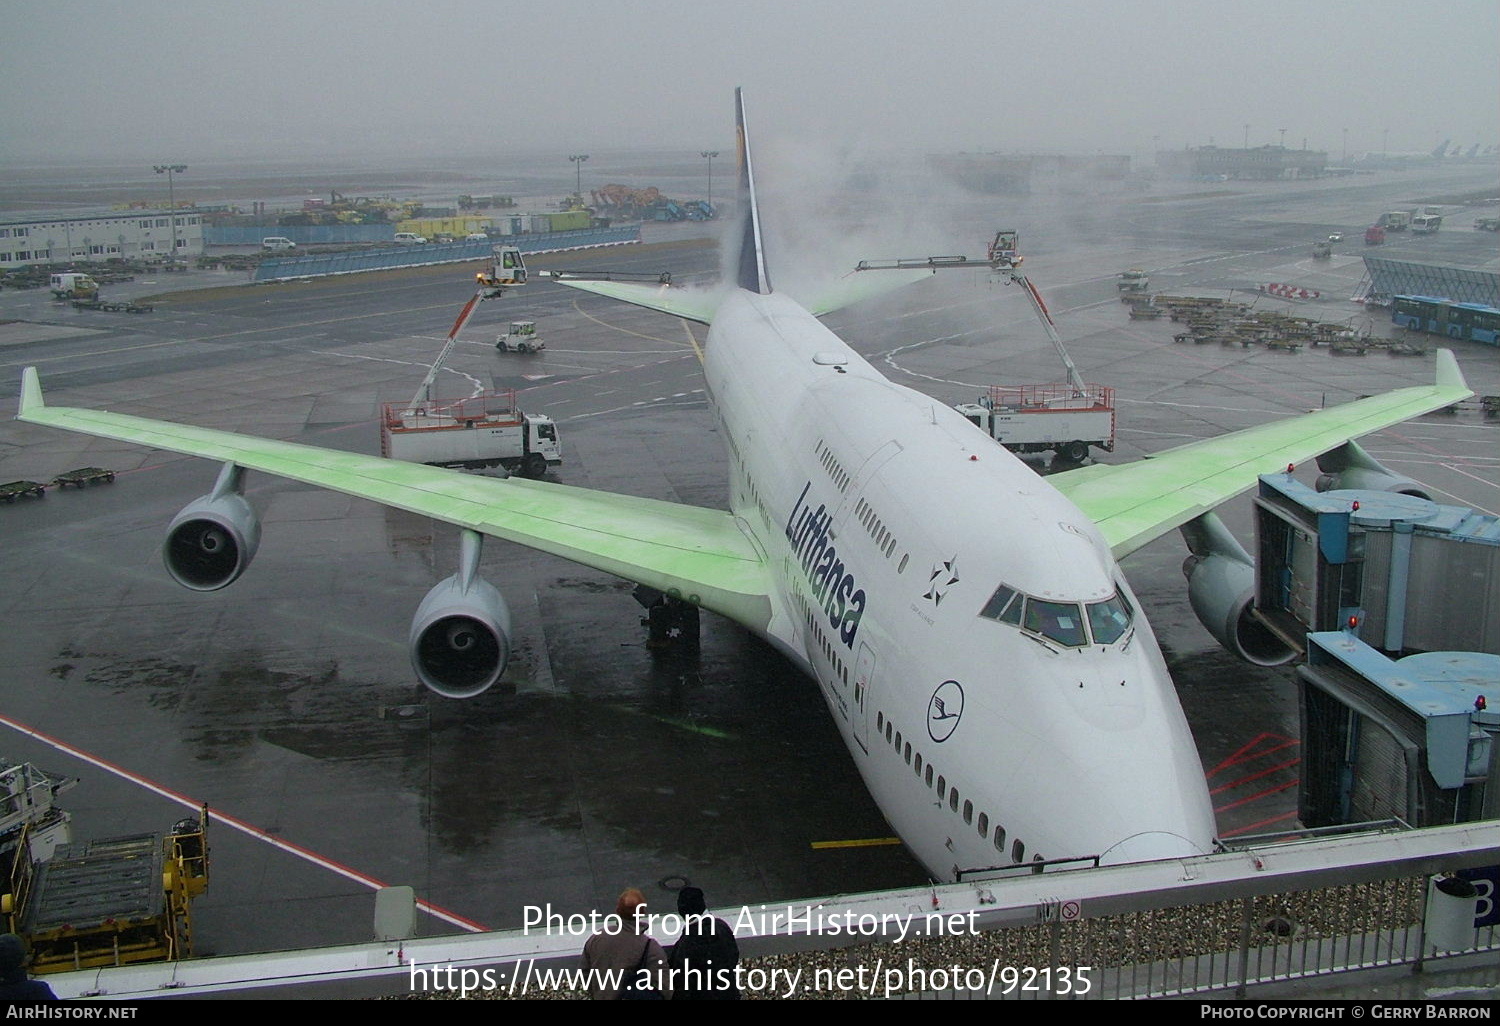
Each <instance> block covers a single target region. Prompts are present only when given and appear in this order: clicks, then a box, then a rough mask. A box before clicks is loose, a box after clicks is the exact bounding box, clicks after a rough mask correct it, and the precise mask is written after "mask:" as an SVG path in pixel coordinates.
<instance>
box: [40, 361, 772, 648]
mask: <svg viewBox="0 0 1500 1026" xmlns="http://www.w3.org/2000/svg"><path fill="white" fill-rule="evenodd" d="M18 419H20V420H23V421H26V422H28V423H31V424H46V425H49V426H51V427H57V428H63V429H65V430H68V431H78V432H81V433H83V434H87V435H97V436H99V437H101V438H113V439H117V440H119V441H124V442H134V443H136V444H139V445H145V446H150V447H152V448H156V449H166V450H169V451H171V452H181V453H187V454H189V455H192V456H203V457H205V458H207V459H212V460H222V461H226V462H234V463H237V464H238V465H240V466H242V467H246V468H248V469H251V470H261V471H265V472H266V473H268V474H275V475H277V476H279V477H286V478H290V479H292V480H294V481H303V482H306V483H308V484H314V485H320V486H322V487H324V488H330V489H333V490H334V491H339V492H345V493H347V494H349V495H357V496H359V497H360V498H365V499H373V500H374V501H376V502H379V503H384V504H385V505H387V506H395V507H397V508H399V509H405V510H410V511H411V512H413V513H420V514H421V515H423V516H428V517H433V518H434V519H437V520H444V521H447V522H448V523H450V524H456V525H458V526H459V527H467V528H472V529H473V530H476V531H480V532H482V533H484V534H487V535H492V536H494V537H496V538H504V539H506V540H507V541H514V542H519V543H521V544H522V545H527V546H530V547H531V548H534V549H540V550H542V551H543V552H550V553H553V554H554V555H558V556H564V557H566V558H568V559H571V560H574V561H575V562H578V563H582V564H584V565H585V566H591V567H594V568H596V569H599V570H603V571H606V572H607V573H612V574H615V575H617V576H620V577H624V578H626V579H628V580H632V581H636V582H638V583H641V584H646V585H649V586H650V587H653V588H656V589H658V590H660V591H664V592H668V593H669V594H676V595H680V596H682V597H683V598H688V599H691V600H693V601H696V602H698V603H700V604H701V605H703V606H704V607H705V608H708V609H712V610H714V611H715V612H718V613H722V614H724V615H725V616H728V617H730V618H731V619H734V620H737V621H739V622H740V623H743V624H745V625H746V626H749V627H752V628H755V629H764V627H765V626H766V624H767V622H768V621H769V619H770V601H769V598H768V596H769V594H770V578H769V575H768V573H767V570H766V566H765V562H764V559H763V558H762V556H761V553H760V551H759V550H758V549H757V548H756V546H755V545H754V544H753V543H752V542H751V541H750V539H749V538H748V536H747V535H746V534H745V533H744V532H743V531H742V530H741V529H740V527H739V526H738V524H737V522H736V521H735V519H734V517H732V516H731V515H730V514H729V513H725V512H721V511H718V510H711V509H703V508H701V507H698V506H684V505H679V504H676V503H670V502H660V501H657V500H655V499H638V498H634V497H631V496H627V495H615V494H613V493H610V492H597V491H590V490H589V489H585V488H570V487H567V486H566V485H556V484H548V483H545V482H540V481H524V480H519V479H516V478H510V479H504V480H502V479H499V478H489V477H473V476H470V475H467V474H459V473H456V472H454V471H451V470H443V469H440V468H438V467H428V466H423V465H421V464H416V463H402V462H399V461H397V460H388V459H382V458H380V457H377V456H363V455H360V454H358V453H351V452H341V451H339V450H336V449H320V448H318V447H316V446H311V445H299V444H297V443H295V442H280V441H275V440H272V439H266V438H255V437H252V436H249V435H239V434H234V433H232V432H228V431H216V430H213V429H211V428H200V427H190V426H187V425H182V424H172V423H169V422H166V421H156V420H147V419H145V418H142V417H131V416H127V415H125V414H118V413H106V412H104V411H102V410H84V409H76V408H69V407H59V406H46V405H44V404H43V401H42V391H41V386H40V384H39V383H38V380H37V376H36V370H35V368H31V367H28V368H27V369H26V372H25V376H24V378H23V380H22V386H21V411H20V413H19V415H18Z"/></svg>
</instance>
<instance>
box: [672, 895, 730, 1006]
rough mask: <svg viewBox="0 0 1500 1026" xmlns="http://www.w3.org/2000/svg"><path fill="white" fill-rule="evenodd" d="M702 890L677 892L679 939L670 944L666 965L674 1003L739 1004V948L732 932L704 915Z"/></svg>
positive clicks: (722, 923) (721, 923) (720, 922)
mask: <svg viewBox="0 0 1500 1026" xmlns="http://www.w3.org/2000/svg"><path fill="white" fill-rule="evenodd" d="M707 908H708V905H707V903H706V902H705V901H704V900H703V891H702V890H700V889H699V888H697V887H684V888H683V889H682V890H680V891H678V892H677V911H678V912H680V913H681V914H682V917H683V927H682V937H681V938H680V939H679V940H678V941H677V943H676V944H674V945H672V953H671V954H670V955H669V956H668V957H667V964H668V965H669V966H670V967H671V968H672V970H673V977H672V978H673V981H674V983H675V988H674V990H673V993H672V1000H673V1001H738V1000H739V999H740V988H739V986H738V985H737V984H736V983H735V972H734V971H735V967H736V966H738V965H739V964H740V946H739V945H738V944H737V943H735V940H734V929H733V928H732V927H730V925H729V924H728V923H726V922H724V920H722V919H719V918H717V917H715V916H711V915H709V914H708V913H707Z"/></svg>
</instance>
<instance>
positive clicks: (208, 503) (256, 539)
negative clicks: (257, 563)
mask: <svg viewBox="0 0 1500 1026" xmlns="http://www.w3.org/2000/svg"><path fill="white" fill-rule="evenodd" d="M243 475H244V472H243V470H242V469H241V468H240V467H237V466H235V465H234V464H232V463H228V464H225V466H224V470H223V471H222V472H220V474H219V480H218V483H217V484H215V485H214V490H213V491H212V492H209V493H208V494H207V495H203V496H199V497H198V498H196V499H194V500H193V501H192V502H190V503H188V504H187V505H186V506H184V507H183V508H182V511H181V512H179V513H178V514H177V515H176V516H175V517H173V518H172V523H171V524H170V525H169V526H168V527H167V539H166V541H165V542H164V543H163V544H162V550H161V554H162V561H163V562H165V563H166V565H167V573H169V574H171V575H172V579H173V580H175V581H176V582H177V583H178V584H180V585H182V586H183V587H184V588H191V589H192V590H194V591H217V590H219V589H220V588H223V587H226V586H228V585H229V584H232V583H233V582H234V581H235V580H236V579H237V578H238V577H239V576H240V574H242V573H244V572H245V568H246V567H248V566H249V565H250V560H251V559H253V558H255V550H256V549H257V548H259V547H260V518H259V517H257V516H256V515H255V511H254V510H253V509H251V508H250V504H249V503H248V502H246V501H245V497H244V496H243V495H241V494H240V488H241V487H242V481H243Z"/></svg>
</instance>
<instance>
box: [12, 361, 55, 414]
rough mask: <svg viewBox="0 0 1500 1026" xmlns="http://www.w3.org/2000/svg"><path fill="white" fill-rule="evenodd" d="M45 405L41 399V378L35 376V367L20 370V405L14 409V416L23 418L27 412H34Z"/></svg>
mask: <svg viewBox="0 0 1500 1026" xmlns="http://www.w3.org/2000/svg"><path fill="white" fill-rule="evenodd" d="M45 405H47V404H46V403H45V402H44V401H43V400H42V379H41V378H39V377H38V376H37V373H36V368H35V367H27V368H26V369H25V370H23V371H22V372H21V407H20V409H18V410H17V411H16V416H17V417H20V418H23V419H24V418H25V416H26V415H27V414H28V413H34V412H36V411H37V410H40V409H41V408H42V407H43V406H45Z"/></svg>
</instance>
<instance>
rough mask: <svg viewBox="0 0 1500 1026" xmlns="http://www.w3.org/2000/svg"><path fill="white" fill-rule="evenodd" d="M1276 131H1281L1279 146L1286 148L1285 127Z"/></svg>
mask: <svg viewBox="0 0 1500 1026" xmlns="http://www.w3.org/2000/svg"><path fill="white" fill-rule="evenodd" d="M1276 131H1278V132H1280V133H1281V148H1282V149H1286V129H1284V128H1278V129H1276Z"/></svg>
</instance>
